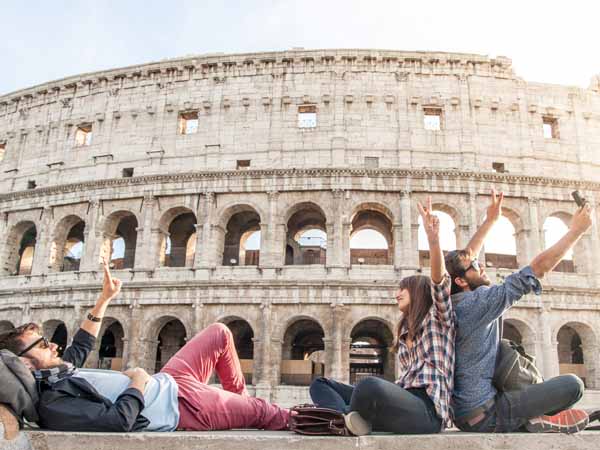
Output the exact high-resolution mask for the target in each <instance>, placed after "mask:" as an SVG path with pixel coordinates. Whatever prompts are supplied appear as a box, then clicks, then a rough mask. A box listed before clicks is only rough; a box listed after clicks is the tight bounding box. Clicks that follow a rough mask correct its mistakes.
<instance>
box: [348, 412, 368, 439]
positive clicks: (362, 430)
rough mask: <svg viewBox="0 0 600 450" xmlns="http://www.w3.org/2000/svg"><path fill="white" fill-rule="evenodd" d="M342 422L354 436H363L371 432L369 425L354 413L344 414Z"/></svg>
mask: <svg viewBox="0 0 600 450" xmlns="http://www.w3.org/2000/svg"><path fill="white" fill-rule="evenodd" d="M344 422H346V428H348V431H350V433H352V434H353V435H354V436H364V435H365V434H369V433H370V432H371V424H370V423H369V422H367V421H366V420H365V419H363V418H362V417H361V415H360V414H359V413H358V412H356V411H351V412H349V413H348V414H344Z"/></svg>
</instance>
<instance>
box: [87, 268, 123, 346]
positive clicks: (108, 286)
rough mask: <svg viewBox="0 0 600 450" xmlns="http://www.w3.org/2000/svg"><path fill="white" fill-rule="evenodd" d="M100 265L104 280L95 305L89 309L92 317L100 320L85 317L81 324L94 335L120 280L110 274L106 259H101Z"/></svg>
mask: <svg viewBox="0 0 600 450" xmlns="http://www.w3.org/2000/svg"><path fill="white" fill-rule="evenodd" d="M102 267H103V270H104V282H103V285H102V292H101V293H100V296H99V297H98V300H97V301H96V305H95V306H94V307H93V308H92V310H91V311H90V314H91V315H92V316H93V317H96V318H98V319H100V321H98V322H95V321H92V320H90V319H88V318H87V317H86V318H85V320H84V321H83V323H82V324H81V329H82V330H84V331H87V332H88V333H89V334H91V335H92V336H94V337H98V333H100V326H101V325H102V318H103V317H104V313H105V312H106V308H108V305H109V303H110V301H111V300H112V299H113V298H115V297H116V296H117V295H118V294H119V292H121V284H122V283H121V280H119V279H116V278H113V277H112V276H111V275H110V270H109V269H108V263H107V262H106V260H103V261H102Z"/></svg>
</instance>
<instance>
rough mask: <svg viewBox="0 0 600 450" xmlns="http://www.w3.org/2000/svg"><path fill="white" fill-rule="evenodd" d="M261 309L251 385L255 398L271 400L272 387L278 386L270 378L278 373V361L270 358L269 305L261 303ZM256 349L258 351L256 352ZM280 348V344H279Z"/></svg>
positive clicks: (255, 340) (275, 381)
mask: <svg viewBox="0 0 600 450" xmlns="http://www.w3.org/2000/svg"><path fill="white" fill-rule="evenodd" d="M260 309H261V327H260V338H255V339H254V350H255V351H254V374H253V375H252V378H253V384H254V385H255V386H256V396H257V397H259V398H262V399H265V400H270V399H271V391H272V389H273V386H275V385H277V384H278V380H274V379H273V378H272V376H273V375H274V374H275V373H278V370H277V369H276V367H275V366H276V365H278V364H277V363H278V362H279V361H273V360H272V359H271V357H272V356H273V355H272V353H275V354H277V352H273V351H272V350H273V349H272V348H271V345H273V341H272V340H271V312H272V311H271V304H270V303H267V302H265V303H262V304H261V305H260ZM257 347H258V351H256V350H257ZM279 348H281V343H279Z"/></svg>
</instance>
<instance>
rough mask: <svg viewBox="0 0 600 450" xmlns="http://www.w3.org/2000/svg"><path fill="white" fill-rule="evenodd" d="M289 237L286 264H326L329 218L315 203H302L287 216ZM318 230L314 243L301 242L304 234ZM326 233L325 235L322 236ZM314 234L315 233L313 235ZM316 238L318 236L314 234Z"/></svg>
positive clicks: (305, 240) (288, 212) (295, 206)
mask: <svg viewBox="0 0 600 450" xmlns="http://www.w3.org/2000/svg"><path fill="white" fill-rule="evenodd" d="M285 218H286V222H285V223H286V229H287V236H286V242H285V254H286V257H285V264H286V265H307V264H325V261H326V257H327V216H326V214H325V212H324V211H323V209H322V208H321V207H320V206H319V205H317V204H316V203H313V202H301V203H297V204H295V205H294V206H292V207H291V208H290V209H289V210H288V211H287V212H286V214H285ZM313 230H318V231H320V232H321V233H318V237H320V238H321V239H320V240H319V239H314V242H308V239H304V240H303V241H302V240H301V238H302V236H303V233H305V232H308V231H313ZM323 233H324V235H322V234H323ZM313 234H314V233H313ZM314 235H315V238H316V237H317V234H314Z"/></svg>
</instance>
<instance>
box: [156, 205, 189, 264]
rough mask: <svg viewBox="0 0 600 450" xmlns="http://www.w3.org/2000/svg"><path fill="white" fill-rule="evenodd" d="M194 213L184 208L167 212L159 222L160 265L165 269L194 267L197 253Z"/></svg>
mask: <svg viewBox="0 0 600 450" xmlns="http://www.w3.org/2000/svg"><path fill="white" fill-rule="evenodd" d="M197 224H198V220H197V218H196V215H195V214H194V212H193V211H192V210H191V209H189V208H186V207H184V206H177V207H174V208H170V209H169V210H167V211H166V212H165V213H164V214H163V215H162V216H161V218H160V220H159V230H160V233H161V236H160V246H159V247H160V256H159V258H160V265H161V266H164V267H192V266H193V264H194V258H195V251H196V236H197V234H196V227H197Z"/></svg>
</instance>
